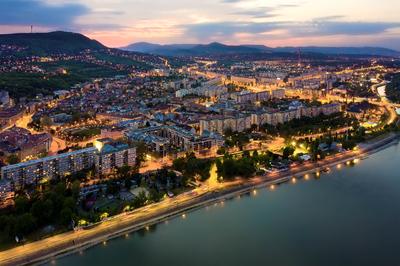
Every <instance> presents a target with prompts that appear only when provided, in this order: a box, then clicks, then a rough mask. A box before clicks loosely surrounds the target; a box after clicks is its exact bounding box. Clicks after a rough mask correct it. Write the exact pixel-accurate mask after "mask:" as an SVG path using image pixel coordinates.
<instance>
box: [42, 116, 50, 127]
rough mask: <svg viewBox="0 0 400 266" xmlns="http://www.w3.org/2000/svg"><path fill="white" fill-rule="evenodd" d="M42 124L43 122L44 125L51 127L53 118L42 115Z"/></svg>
mask: <svg viewBox="0 0 400 266" xmlns="http://www.w3.org/2000/svg"><path fill="white" fill-rule="evenodd" d="M40 124H41V125H42V126H43V127H47V128H49V127H51V126H52V125H53V120H52V119H51V118H50V117H49V116H47V115H44V116H42V118H41V119H40Z"/></svg>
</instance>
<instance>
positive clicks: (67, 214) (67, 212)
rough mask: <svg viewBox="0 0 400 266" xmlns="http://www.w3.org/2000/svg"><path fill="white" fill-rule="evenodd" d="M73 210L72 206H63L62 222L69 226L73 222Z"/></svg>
mask: <svg viewBox="0 0 400 266" xmlns="http://www.w3.org/2000/svg"><path fill="white" fill-rule="evenodd" d="M72 216H73V212H72V210H71V209H70V208H63V209H62V210H61V212H60V223H61V224H62V225H65V226H68V225H70V224H71V221H72Z"/></svg>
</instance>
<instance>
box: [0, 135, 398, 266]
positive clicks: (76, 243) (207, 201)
mask: <svg viewBox="0 0 400 266" xmlns="http://www.w3.org/2000/svg"><path fill="white" fill-rule="evenodd" d="M397 140H398V135H396V134H392V133H391V134H388V135H386V136H384V137H381V138H379V139H375V140H374V141H372V142H369V143H364V144H362V145H360V148H359V149H358V150H357V151H350V152H344V153H341V154H337V155H334V156H329V157H328V158H326V159H325V160H323V161H320V162H317V163H311V162H310V163H305V164H303V165H301V166H298V167H295V168H291V169H290V170H289V171H287V172H282V173H277V174H274V175H267V176H257V177H254V178H252V179H249V180H242V179H237V180H235V181H232V182H226V183H223V187H222V188H220V189H218V190H213V191H205V190H204V191H203V190H200V189H198V190H196V191H194V192H192V193H185V194H182V195H179V196H177V197H176V198H173V199H167V200H164V201H162V202H159V203H156V204H152V205H149V206H146V207H143V208H140V209H138V210H135V211H132V212H129V213H124V214H121V215H118V216H115V217H112V218H110V219H109V220H107V221H103V222H101V223H98V224H96V225H94V226H92V227H91V228H87V229H82V230H77V231H71V232H66V233H63V234H59V235H55V236H52V237H49V238H46V239H43V240H40V241H36V242H32V243H28V244H25V245H23V246H19V247H16V248H13V249H9V250H6V251H3V252H0V265H32V264H39V263H44V262H46V261H51V260H53V259H55V258H57V257H61V256H65V255H68V254H71V253H74V252H79V251H80V250H83V249H86V248H89V247H91V246H94V245H97V244H101V243H104V244H106V242H107V241H108V240H110V239H112V238H115V237H119V236H123V235H124V234H127V233H129V232H132V231H136V230H140V229H147V228H149V226H151V225H153V224H156V223H159V222H162V221H164V220H166V219H169V218H171V217H176V216H179V215H183V216H184V215H186V214H187V213H188V212H190V211H193V210H195V209H198V208H202V207H204V206H207V205H211V204H215V203H219V202H222V201H224V200H226V199H230V198H234V197H237V196H238V195H241V194H245V193H249V192H251V191H253V190H255V189H258V188H265V187H270V188H273V187H274V186H275V185H277V184H280V183H284V182H287V181H290V180H291V179H293V178H301V177H303V176H307V175H308V174H309V173H313V172H318V171H322V170H324V169H327V168H330V167H335V166H338V165H340V166H341V165H343V164H344V163H348V162H351V161H352V160H355V159H359V158H362V157H365V156H367V155H368V154H371V153H373V152H376V151H379V150H381V149H384V148H386V147H387V146H388V145H391V144H392V143H394V142H395V141H397ZM353 162H354V161H353Z"/></svg>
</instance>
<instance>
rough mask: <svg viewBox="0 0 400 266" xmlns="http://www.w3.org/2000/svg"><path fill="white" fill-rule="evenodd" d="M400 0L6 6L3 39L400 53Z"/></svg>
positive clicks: (46, 0)
mask: <svg viewBox="0 0 400 266" xmlns="http://www.w3.org/2000/svg"><path fill="white" fill-rule="evenodd" d="M399 14H400V1H399V0H287V1H286V0H68V1H67V0H0V33H13V32H30V25H33V30H34V31H35V32H45V31H54V30H65V31H73V32H80V33H83V34H85V35H86V36H88V37H90V38H94V39H97V40H99V41H100V42H102V43H103V44H105V45H107V46H109V47H122V46H126V45H128V44H130V43H134V42H143V41H145V42H152V43H161V44H169V43H210V42H222V43H226V44H263V45H267V46H271V47H276V46H309V45H318V46H382V47H387V48H392V49H397V50H400V15H399Z"/></svg>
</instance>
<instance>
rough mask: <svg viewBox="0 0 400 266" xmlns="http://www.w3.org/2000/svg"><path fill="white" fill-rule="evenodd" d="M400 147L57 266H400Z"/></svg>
mask: <svg viewBox="0 0 400 266" xmlns="http://www.w3.org/2000/svg"><path fill="white" fill-rule="evenodd" d="M399 166H400V146H399V145H396V146H391V147H389V148H388V149H386V150H383V151H381V152H379V153H376V154H373V155H371V156H370V157H369V158H367V159H365V160H361V161H360V162H359V164H357V165H356V166H346V167H342V168H341V169H340V170H338V169H336V170H334V171H332V172H331V173H324V174H322V175H321V176H320V178H319V179H315V178H310V179H309V180H305V179H301V180H298V181H297V182H296V183H295V184H293V183H287V184H283V185H280V186H278V187H276V189H275V190H273V191H272V190H270V189H268V188H265V189H260V190H258V191H257V193H256V195H254V194H253V193H251V195H248V196H241V197H240V198H236V199H232V200H229V201H226V202H225V203H224V204H218V206H214V205H213V206H209V207H207V208H203V209H200V210H197V211H194V212H191V213H188V214H187V215H186V218H182V217H179V218H174V219H171V220H169V221H168V222H165V223H162V224H159V225H157V226H156V227H153V228H150V230H149V231H142V232H136V233H132V234H130V235H129V236H127V237H121V238H118V239H115V240H111V241H108V242H107V243H106V244H105V245H103V244H102V245H98V246H96V247H94V248H91V249H88V250H85V251H83V252H82V253H81V254H79V253H77V254H74V255H71V256H68V257H64V258H60V259H57V260H56V261H53V262H52V264H56V265H74V266H81V265H96V266H102V265H118V266H119V265H140V266H147V265H149V266H153V265H167V266H170V265H171V266H172V265H176V266H181V265H182V266H191V265H194V266H197V265H199V266H200V265H202V266H204V265H210V266H211V265H212V266H218V265H229V266H235V265H238V266H239V265H240V266H242V265H273V266H274V265H278V266H284V265H293V266H298V265H305V266H312V265H323V266H326V265H333V266H341V265H363V266H366V265H374V266H375V265H380V266H385V265H388V266H393V265H400V171H399Z"/></svg>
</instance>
